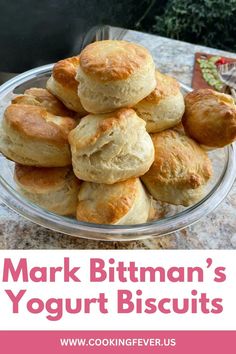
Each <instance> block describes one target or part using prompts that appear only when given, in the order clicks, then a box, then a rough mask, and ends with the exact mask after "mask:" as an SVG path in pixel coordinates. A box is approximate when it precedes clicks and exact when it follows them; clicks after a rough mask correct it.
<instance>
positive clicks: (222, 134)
mask: <svg viewBox="0 0 236 354" xmlns="http://www.w3.org/2000/svg"><path fill="white" fill-rule="evenodd" d="M185 105H186V110H185V113H184V116H183V120H182V122H183V126H184V129H185V131H186V134H188V135H189V136H190V137H191V138H192V139H194V140H196V141H197V142H198V143H199V144H202V145H204V146H205V147H207V148H221V147H224V146H226V145H228V144H231V143H232V142H234V141H235V139H236V105H235V103H234V100H233V98H232V97H231V96H229V95H225V94H224V93H220V92H216V91H214V90H211V89H200V90H194V91H192V92H190V93H189V94H187V95H186V96H185Z"/></svg>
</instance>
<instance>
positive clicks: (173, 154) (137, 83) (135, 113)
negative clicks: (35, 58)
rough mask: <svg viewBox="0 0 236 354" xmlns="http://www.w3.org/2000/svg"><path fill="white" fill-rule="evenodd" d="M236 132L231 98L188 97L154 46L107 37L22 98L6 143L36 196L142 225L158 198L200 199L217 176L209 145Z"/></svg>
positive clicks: (13, 107)
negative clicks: (158, 64)
mask: <svg viewBox="0 0 236 354" xmlns="http://www.w3.org/2000/svg"><path fill="white" fill-rule="evenodd" d="M185 105H186V109H185ZM182 118H183V119H182ZM181 120H182V123H183V126H182V125H181ZM235 139H236V106H235V104H234V103H233V102H232V100H231V99H230V97H228V96H227V95H224V94H219V93H215V92H214V91H212V90H199V91H198V92H192V93H190V94H188V95H187V96H186V97H185V100H184V97H183V95H182V93H181V91H180V87H179V84H178V82H177V81H176V80H175V79H174V78H172V77H170V76H167V75H164V74H162V73H160V72H159V71H157V70H156V68H155V64H154V61H153V58H152V56H151V54H150V53H149V52H148V50H147V49H145V48H144V47H142V46H140V45H137V44H134V43H130V42H126V41H115V40H107V41H100V42H95V43H92V44H90V45H88V46H87V47H86V48H85V49H84V50H83V51H82V52H81V53H80V55H79V56H75V57H72V58H68V59H64V60H61V61H59V62H58V63H56V64H55V65H54V68H53V72H52V76H51V77H50V79H49V80H48V82H47V85H46V88H31V89H28V90H26V91H25V92H24V94H22V95H19V96H17V97H15V98H14V99H13V100H12V102H11V104H10V105H9V106H8V107H7V108H6V110H5V112H4V117H3V120H2V126H1V128H0V151H1V152H2V153H3V154H4V155H5V156H6V157H7V158H8V159H10V160H12V161H14V162H15V163H16V167H15V181H16V183H17V186H18V189H19V191H20V192H21V193H22V194H23V196H24V197H25V198H27V199H28V200H30V201H31V202H32V203H36V204H38V205H40V206H41V207H43V208H45V209H47V210H49V211H50V212H54V213H57V214H59V215H69V216H72V217H76V218H77V220H79V221H83V222H91V223H98V224H110V225H132V224H139V223H145V222H147V221H148V220H150V218H151V215H152V214H153V213H152V200H153V199H154V200H157V201H160V202H166V203H170V204H175V205H184V206H189V205H191V204H194V203H196V202H197V201H199V200H200V199H201V198H202V197H203V196H204V187H205V186H206V184H207V182H208V181H209V179H210V178H211V176H212V166H211V161H210V159H209V157H208V155H207V150H208V149H209V148H210V149H211V148H217V147H223V146H225V145H226V144H229V143H231V142H232V141H234V140H235Z"/></svg>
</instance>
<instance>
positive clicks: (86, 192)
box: [77, 178, 150, 225]
mask: <svg viewBox="0 0 236 354" xmlns="http://www.w3.org/2000/svg"><path fill="white" fill-rule="evenodd" d="M149 210H150V199H149V197H148V195H147V193H146V192H145V190H144V188H143V186H142V183H141V182H140V180H139V179H138V178H132V179H128V180H126V181H123V182H119V183H115V184H112V185H107V184H98V183H89V182H84V183H83V184H82V186H81V188H80V191H79V203H78V207H77V219H78V220H80V221H85V222H92V223H97V224H110V225H131V224H140V223H144V222H146V221H147V219H148V215H149Z"/></svg>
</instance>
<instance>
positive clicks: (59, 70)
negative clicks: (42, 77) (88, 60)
mask: <svg viewBox="0 0 236 354" xmlns="http://www.w3.org/2000/svg"><path fill="white" fill-rule="evenodd" d="M79 62H80V59H79V55H78V56H74V57H71V58H67V59H63V60H60V61H58V62H57V63H56V64H55V65H54V67H53V71H52V76H53V78H54V80H56V81H57V82H59V83H60V84H61V85H62V86H64V87H67V88H70V89H74V90H76V89H77V87H78V81H76V80H75V76H76V73H77V69H78V66H79Z"/></svg>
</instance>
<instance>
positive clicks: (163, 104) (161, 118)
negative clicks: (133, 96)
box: [133, 70, 184, 133]
mask: <svg viewBox="0 0 236 354" xmlns="http://www.w3.org/2000/svg"><path fill="white" fill-rule="evenodd" d="M156 81H157V84H156V88H155V89H154V90H153V91H152V92H151V93H150V95H148V96H147V97H145V98H144V99H143V100H142V101H140V102H139V103H138V104H137V105H135V106H134V107H133V108H134V109H135V111H136V112H137V114H138V116H139V117H141V118H142V119H144V120H145V121H146V123H147V125H146V129H147V131H148V132H149V133H157V132H160V131H162V130H165V129H169V128H172V127H174V126H175V125H177V124H178V123H179V122H180V121H181V118H182V116H183V114H184V97H183V95H182V93H181V91H180V86H179V83H178V82H177V81H176V80H175V79H174V78H173V77H171V76H168V75H164V74H161V73H160V72H159V71H157V70H156Z"/></svg>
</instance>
